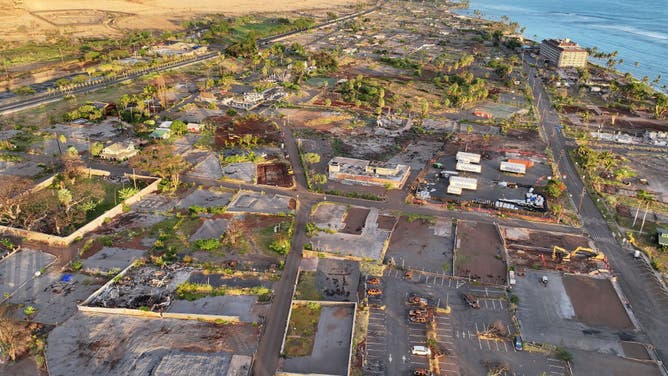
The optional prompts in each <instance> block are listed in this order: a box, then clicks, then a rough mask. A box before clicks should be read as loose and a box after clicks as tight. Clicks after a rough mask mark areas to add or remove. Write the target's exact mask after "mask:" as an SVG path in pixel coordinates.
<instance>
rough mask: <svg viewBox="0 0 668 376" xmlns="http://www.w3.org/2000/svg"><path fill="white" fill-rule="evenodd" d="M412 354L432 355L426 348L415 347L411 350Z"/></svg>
mask: <svg viewBox="0 0 668 376" xmlns="http://www.w3.org/2000/svg"><path fill="white" fill-rule="evenodd" d="M411 353H412V354H413V355H427V356H429V355H431V349H430V348H429V347H426V346H413V349H412V350H411Z"/></svg>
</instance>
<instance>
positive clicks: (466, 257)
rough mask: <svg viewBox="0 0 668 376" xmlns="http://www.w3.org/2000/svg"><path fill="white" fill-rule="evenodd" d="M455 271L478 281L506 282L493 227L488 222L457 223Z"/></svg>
mask: <svg viewBox="0 0 668 376" xmlns="http://www.w3.org/2000/svg"><path fill="white" fill-rule="evenodd" d="M455 244H456V245H455V248H456V258H455V272H456V274H457V275H458V276H461V277H470V278H473V279H476V280H479V281H481V282H485V283H493V284H499V285H503V284H505V283H506V263H505V260H504V256H503V255H504V252H503V249H502V245H501V239H499V235H498V233H497V230H496V226H494V225H492V224H488V223H478V222H459V223H457V239H456V240H455Z"/></svg>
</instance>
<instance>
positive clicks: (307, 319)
mask: <svg viewBox="0 0 668 376" xmlns="http://www.w3.org/2000/svg"><path fill="white" fill-rule="evenodd" d="M321 309H322V307H321V305H320V304H318V303H315V302H309V303H308V304H295V305H293V307H292V313H291V315H290V323H289V324H288V333H287V336H286V338H285V355H286V356H289V357H298V356H308V355H310V354H311V352H312V351H313V342H314V341H315V332H316V329H317V327H318V320H319V319H320V311H321Z"/></svg>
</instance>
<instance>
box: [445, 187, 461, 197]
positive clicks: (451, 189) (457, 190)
mask: <svg viewBox="0 0 668 376" xmlns="http://www.w3.org/2000/svg"><path fill="white" fill-rule="evenodd" d="M446 192H447V193H449V194H451V195H457V196H459V195H461V194H462V189H461V188H459V187H455V186H454V185H448V189H446Z"/></svg>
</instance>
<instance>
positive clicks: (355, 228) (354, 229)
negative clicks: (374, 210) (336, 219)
mask: <svg viewBox="0 0 668 376" xmlns="http://www.w3.org/2000/svg"><path fill="white" fill-rule="evenodd" d="M369 212H370V210H369V209H366V208H358V207H352V208H350V209H348V212H347V213H346V218H345V220H344V222H345V224H346V227H344V228H343V230H342V231H341V232H345V233H346V234H354V235H359V234H361V233H362V229H363V228H364V224H365V223H366V217H367V216H368V215H369Z"/></svg>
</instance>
